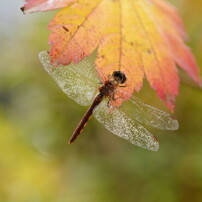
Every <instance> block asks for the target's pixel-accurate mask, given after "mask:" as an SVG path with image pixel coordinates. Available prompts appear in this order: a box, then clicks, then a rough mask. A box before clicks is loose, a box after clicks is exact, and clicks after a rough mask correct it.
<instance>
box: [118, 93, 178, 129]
mask: <svg viewBox="0 0 202 202" xmlns="http://www.w3.org/2000/svg"><path fill="white" fill-rule="evenodd" d="M120 108H121V109H122V110H123V111H124V112H125V113H126V114H128V115H129V116H130V117H131V118H132V119H135V120H137V121H138V122H140V123H144V124H146V125H149V126H152V127H154V128H158V129H161V130H177V129H178V127H179V124H178V121H177V120H176V119H173V118H172V117H171V115H170V114H168V113H166V112H164V111H162V110H160V109H157V108H155V107H152V106H150V105H147V104H144V103H143V102H142V101H141V100H139V99H138V98H136V97H132V98H131V99H130V100H129V101H127V102H124V103H123V104H122V106H121V107H120Z"/></svg>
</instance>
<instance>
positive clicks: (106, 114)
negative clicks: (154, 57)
mask: <svg viewBox="0 0 202 202" xmlns="http://www.w3.org/2000/svg"><path fill="white" fill-rule="evenodd" d="M94 116H95V117H96V119H97V120H98V121H99V122H100V123H102V124H103V125H104V126H105V128H107V129H108V130H109V131H110V132H112V133H114V134H115V135H117V136H119V137H121V138H123V139H126V140H128V141H130V142H131V143H132V144H134V145H137V146H139V147H142V148H145V149H148V150H153V151H157V150H158V149H159V144H158V141H157V139H156V138H155V137H154V136H153V135H152V134H151V133H150V132H148V131H147V130H146V129H145V128H144V127H143V126H142V125H140V124H139V123H138V122H136V121H135V120H133V119H131V118H130V117H129V116H128V115H127V114H126V113H125V112H124V111H122V110H121V109H120V108H116V109H114V110H113V111H110V108H109V107H107V101H106V100H103V101H102V102H101V103H100V104H99V105H98V106H97V108H96V109H95V110H94Z"/></svg>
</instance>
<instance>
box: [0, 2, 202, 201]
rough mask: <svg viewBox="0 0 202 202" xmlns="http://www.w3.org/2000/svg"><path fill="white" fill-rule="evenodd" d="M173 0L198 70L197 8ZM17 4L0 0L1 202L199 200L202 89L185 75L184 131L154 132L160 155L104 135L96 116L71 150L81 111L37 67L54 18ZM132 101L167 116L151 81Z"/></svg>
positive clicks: (201, 40) (200, 30)
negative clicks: (27, 12)
mask: <svg viewBox="0 0 202 202" xmlns="http://www.w3.org/2000/svg"><path fill="white" fill-rule="evenodd" d="M171 2H172V3H173V4H174V5H176V6H177V8H178V10H179V12H180V14H181V15H182V18H183V20H184V22H185V26H186V30H187V32H188V34H189V36H190V40H189V41H188V44H189V46H190V47H191V48H192V50H193V52H194V54H195V56H196V59H197V62H198V64H199V66H200V67H201V66H202V57H201V47H202V20H201V12H202V9H201V8H202V2H201V1H197V0H192V1H191V0H179V1H177V0H172V1H171ZM22 4H23V3H22V1H12V2H11V1H1V2H0V17H1V22H0V43H1V50H2V51H1V54H0V134H1V138H0V201H3V202H4V201H5V202H7V201H11V202H13V201H15V202H46V201H47V202H51V201H54V202H55V201H59V202H81V201H82V202H95V201H96V202H101V201H105V202H112V201H116V202H119V201H120V202H121V201H129V202H130V201H131V202H134V201H138V202H148V201H149V202H158V201H159V202H160V201H164V202H171V201H172V202H175V201H183V202H186V201H195V202H196V201H202V158H201V155H202V124H201V118H202V117H201V116H202V91H201V90H200V89H199V88H197V87H195V86H194V85H191V84H192V83H191V81H189V80H188V79H187V77H184V76H183V82H181V88H180V94H179V96H178V98H177V103H176V112H175V115H174V116H175V117H176V118H177V119H178V120H179V123H180V129H179V130H178V131H177V132H165V131H158V130H153V133H155V134H156V135H157V137H158V139H159V142H160V150H159V151H158V152H151V151H146V150H143V149H141V148H137V147H135V146H133V145H132V144H130V143H128V142H126V141H124V140H122V139H120V138H118V137H116V136H114V135H112V134H110V133H109V132H108V131H107V130H105V129H104V127H102V126H101V125H100V124H99V123H98V122H97V121H96V120H95V119H94V118H92V119H91V121H90V123H89V124H88V126H87V127H86V129H85V131H84V133H83V134H82V135H81V136H80V137H79V139H78V140H77V141H76V142H75V143H74V144H73V145H68V144H67V142H68V138H69V137H70V136H71V133H72V131H73V130H74V127H75V126H76V124H77V123H78V122H79V120H80V118H81V117H82V115H83V114H84V112H85V110H86V108H83V107H81V106H79V105H77V104H76V103H74V101H72V100H70V99H68V98H67V97H66V95H65V94H63V93H62V92H61V90H60V89H59V88H58V86H57V85H56V83H55V82H54V81H53V80H52V79H51V78H50V77H49V76H48V74H47V73H46V72H45V71H44V70H43V68H42V66H41V64H40V63H39V60H38V57H37V55H38V53H39V52H40V51H41V50H45V49H48V45H47V36H48V31H47V30H46V26H47V24H48V21H49V20H50V19H51V17H52V16H53V15H54V12H48V13H37V14H33V15H26V16H24V15H23V14H22V13H21V12H20V10H19V7H20V6H22ZM182 74H183V73H182ZM136 96H138V97H140V98H141V99H142V100H143V101H145V102H146V103H148V104H150V105H154V106H157V107H160V108H162V109H164V110H166V109H165V107H164V106H163V104H162V103H161V102H160V101H159V100H158V98H157V96H156V95H155V93H154V92H153V91H152V90H150V88H149V87H148V84H147V83H145V87H144V89H143V91H142V92H141V93H140V94H138V95H136Z"/></svg>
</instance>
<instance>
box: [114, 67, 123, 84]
mask: <svg viewBox="0 0 202 202" xmlns="http://www.w3.org/2000/svg"><path fill="white" fill-rule="evenodd" d="M112 77H113V79H114V80H115V81H116V82H118V83H120V84H123V83H125V82H126V75H125V74H124V73H123V72H121V71H119V70H116V71H114V72H113V74H112Z"/></svg>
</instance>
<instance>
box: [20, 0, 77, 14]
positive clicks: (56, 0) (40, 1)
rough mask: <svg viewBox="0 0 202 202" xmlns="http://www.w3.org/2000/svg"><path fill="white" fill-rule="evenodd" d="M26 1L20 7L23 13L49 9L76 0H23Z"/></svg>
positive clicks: (60, 6)
mask: <svg viewBox="0 0 202 202" xmlns="http://www.w3.org/2000/svg"><path fill="white" fill-rule="evenodd" d="M25 1H26V2H27V3H26V4H25V5H24V6H23V7H22V8H21V10H22V11H23V12H24V13H34V12H37V11H49V10H54V9H58V8H63V7H65V6H68V5H69V4H70V3H72V2H75V1H76V0H62V1H61V0H25Z"/></svg>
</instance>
